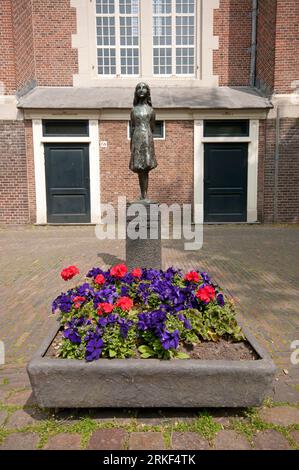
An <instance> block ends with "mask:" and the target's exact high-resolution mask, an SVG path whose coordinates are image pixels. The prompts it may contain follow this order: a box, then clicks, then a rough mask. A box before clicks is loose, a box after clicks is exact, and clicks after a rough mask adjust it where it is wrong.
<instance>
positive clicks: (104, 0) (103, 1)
mask: <svg viewBox="0 0 299 470" xmlns="http://www.w3.org/2000/svg"><path fill="white" fill-rule="evenodd" d="M114 2H115V0H96V12H97V14H104V15H105V14H106V15H107V14H113V13H114V11H115V6H114Z"/></svg>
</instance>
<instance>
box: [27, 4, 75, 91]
mask: <svg viewBox="0 0 299 470" xmlns="http://www.w3.org/2000/svg"><path fill="white" fill-rule="evenodd" d="M32 6H33V24H34V48H35V67H36V79H37V83H38V85H39V86H72V85H73V74H75V73H77V51H76V50H75V49H72V34H74V33H76V10H75V9H74V8H71V7H70V0H33V2H32Z"/></svg>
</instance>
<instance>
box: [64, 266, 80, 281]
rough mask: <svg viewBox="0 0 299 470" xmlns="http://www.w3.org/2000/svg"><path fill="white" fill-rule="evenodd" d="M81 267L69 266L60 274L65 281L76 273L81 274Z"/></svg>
mask: <svg viewBox="0 0 299 470" xmlns="http://www.w3.org/2000/svg"><path fill="white" fill-rule="evenodd" d="M79 272H80V271H79V269H78V268H77V266H69V267H68V268H65V269H63V270H62V271H61V273H60V276H61V277H62V279H63V280H64V281H68V280H69V279H72V278H73V277H74V276H76V274H79Z"/></svg>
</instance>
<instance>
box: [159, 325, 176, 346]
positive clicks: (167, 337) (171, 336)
mask: <svg viewBox="0 0 299 470" xmlns="http://www.w3.org/2000/svg"><path fill="white" fill-rule="evenodd" d="M160 339H161V343H162V346H163V348H164V349H166V350H168V349H171V348H173V349H177V347H178V345H179V339H180V332H179V330H174V331H173V332H172V333H170V331H168V330H165V331H164V332H163V334H162V335H161V338H160Z"/></svg>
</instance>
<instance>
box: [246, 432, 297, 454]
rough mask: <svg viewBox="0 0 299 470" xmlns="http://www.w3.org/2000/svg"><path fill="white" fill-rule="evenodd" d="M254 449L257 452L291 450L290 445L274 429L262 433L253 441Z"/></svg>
mask: <svg viewBox="0 0 299 470" xmlns="http://www.w3.org/2000/svg"><path fill="white" fill-rule="evenodd" d="M253 446H254V449H257V450H289V449H290V445H289V443H288V441H287V440H286V438H285V437H284V436H283V435H282V434H280V432H278V431H275V430H274V429H267V431H261V432H259V433H258V434H256V436H255V437H254V439H253Z"/></svg>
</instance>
